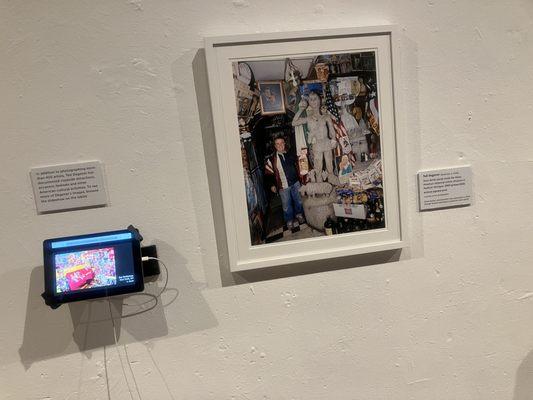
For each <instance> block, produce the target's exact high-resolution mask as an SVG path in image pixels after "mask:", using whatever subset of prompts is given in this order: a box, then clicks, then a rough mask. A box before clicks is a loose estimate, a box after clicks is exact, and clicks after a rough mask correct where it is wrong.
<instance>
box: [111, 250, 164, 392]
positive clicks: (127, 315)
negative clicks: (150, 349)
mask: <svg viewBox="0 0 533 400" xmlns="http://www.w3.org/2000/svg"><path fill="white" fill-rule="evenodd" d="M149 260H156V261H157V262H159V263H160V264H161V265H163V267H164V268H165V284H164V285H163V288H162V289H161V291H160V292H159V293H158V294H157V295H153V294H149V293H139V295H142V294H144V295H146V296H149V297H151V299H150V300H147V301H145V302H143V303H140V304H128V303H123V305H125V306H130V307H133V306H135V307H139V306H142V305H145V304H148V303H151V302H152V301H155V303H154V305H153V306H152V307H150V308H148V309H146V310H143V311H140V312H135V313H131V314H126V315H121V316H120V318H121V319H122V318H126V317H131V316H134V315H138V314H142V313H144V312H148V311H150V310H152V309H154V308H155V307H156V306H157V303H158V299H159V297H161V295H162V294H163V292H164V291H165V290H166V289H167V286H168V268H167V266H166V265H165V263H164V262H163V261H162V260H160V259H159V258H157V257H142V261H143V262H144V261H149ZM107 304H108V306H109V314H110V317H111V322H112V324H113V338H114V339H115V349H116V350H117V353H118V357H119V359H120V365H121V367H122V374H123V375H124V379H125V381H126V385H127V386H128V391H129V394H130V398H131V399H132V400H133V393H132V391H131V388H130V384H129V381H128V378H127V375H126V369H125V368H124V362H123V360H122V355H121V354H120V350H119V348H118V344H117V332H116V325H115V319H114V317H113V311H112V309H111V300H110V298H109V297H108V298H107ZM124 352H125V354H126V359H127V362H128V366H129V368H130V373H131V376H132V377H133V383H134V384H135V389H136V391H137V395H138V396H139V399H141V398H142V397H141V393H140V391H139V386H138V385H137V380H136V379H135V374H134V373H133V370H132V368H131V363H130V360H129V355H128V350H127V348H126V346H124ZM104 355H105V348H104ZM150 357H152V360H153V356H152V354H150ZM104 362H106V360H104ZM160 373H161V371H160ZM106 380H107V389H108V398H110V397H111V396H110V393H109V380H108V377H107V365H106ZM165 384H166V382H165ZM167 390H168V386H167Z"/></svg>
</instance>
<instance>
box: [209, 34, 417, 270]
mask: <svg viewBox="0 0 533 400" xmlns="http://www.w3.org/2000/svg"><path fill="white" fill-rule="evenodd" d="M397 41H398V39H397V33H396V30H395V27H394V26H390V25H386V26H374V27H361V28H347V29H331V30H309V31H300V32H277V33H270V34H251V35H239V36H223V37H208V38H206V39H205V48H206V58H207V68H208V78H209V87H210V95H211V103H212V112H213V122H214V130H215V139H216V147H217V155H218V167H219V175H220V184H221V190H222V199H223V211H224V220H225V231H226V236H227V254H228V257H229V265H230V270H231V271H243V270H249V269H256V268H264V267H269V266H279V265H289V264H292V263H301V262H307V261H312V260H321V259H328V258H333V257H345V256H351V255H356V254H363V253H371V252H377V251H386V250H393V249H400V248H402V247H405V246H406V245H407V229H406V221H407V218H406V215H405V214H406V204H405V203H406V196H405V194H403V193H404V191H405V177H404V176H403V168H404V167H403V164H404V161H403V159H402V154H403V152H401V151H400V143H401V140H400V139H401V136H400V135H399V134H398V126H399V124H398V116H397V115H395V112H396V110H397V105H398V104H399V103H398V86H397V84H396V83H395V79H397V76H398V74H399V72H398V71H399V70H398V65H397V59H398V57H397V54H396V53H397V47H398V44H397V43H398V42H397ZM367 50H371V51H375V54H376V68H377V71H378V72H377V75H378V83H379V85H378V87H379V97H380V104H379V107H380V126H381V130H382V131H383V132H385V134H383V135H382V137H381V139H380V140H381V142H380V143H381V152H382V162H383V196H384V198H385V204H386V207H385V221H386V224H385V227H384V228H382V229H375V230H365V231H360V232H353V233H345V234H342V235H333V236H320V237H312V238H306V239H301V240H293V241H286V242H280V243H268V244H261V245H252V243H251V238H250V228H249V220H248V215H247V212H246V209H247V200H246V194H245V186H244V175H243V165H242V161H241V144H240V135H239V121H238V118H236V114H237V110H236V107H237V106H236V97H235V96H236V94H235V89H234V84H233V73H232V71H233V68H234V66H233V65H232V63H234V62H237V61H246V62H249V61H254V60H255V61H257V60H278V59H284V58H285V57H300V56H302V57H304V56H312V55H316V54H333V53H354V52H359V51H367Z"/></svg>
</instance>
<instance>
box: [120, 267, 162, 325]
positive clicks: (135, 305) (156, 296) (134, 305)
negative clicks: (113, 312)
mask: <svg viewBox="0 0 533 400" xmlns="http://www.w3.org/2000/svg"><path fill="white" fill-rule="evenodd" d="M150 260H155V261H157V262H159V263H160V264H161V265H163V268H165V284H164V285H163V288H162V289H161V291H160V292H159V293H158V294H157V295H151V296H154V297H153V298H152V299H150V300H147V301H145V302H144V303H140V304H128V303H124V305H125V306H129V307H138V306H143V305H145V304H148V303H151V302H152V301H154V300H155V302H156V303H155V304H154V307H155V306H156V305H157V301H158V300H157V299H158V298H159V297H161V295H162V294H163V292H164V291H165V290H167V286H168V268H167V266H166V265H165V263H164V262H163V261H162V260H161V259H159V258H157V257H143V258H142V261H143V262H144V261H150ZM141 294H142V293H141ZM144 294H145V295H148V293H144ZM151 309H152V308H150V309H149V310H151ZM149 310H146V311H149ZM135 315H136V314H135ZM127 316H130V315H127Z"/></svg>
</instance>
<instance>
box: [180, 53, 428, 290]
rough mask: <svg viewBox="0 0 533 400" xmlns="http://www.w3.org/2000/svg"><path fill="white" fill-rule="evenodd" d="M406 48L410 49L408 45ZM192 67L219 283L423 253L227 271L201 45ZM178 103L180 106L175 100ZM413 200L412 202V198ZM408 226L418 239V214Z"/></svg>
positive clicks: (408, 251)
mask: <svg viewBox="0 0 533 400" xmlns="http://www.w3.org/2000/svg"><path fill="white" fill-rule="evenodd" d="M410 51H414V50H412V49H411V50H410ZM192 70H193V76H194V90H195V92H196V101H197V106H198V110H199V119H200V130H201V137H202V142H203V150H204V157H205V163H206V171H207V179H208V185H209V195H210V200H211V208H212V212H213V221H214V226H215V236H216V244H217V248H218V255H219V257H218V259H219V268H220V276H221V281H222V286H230V285H235V284H242V283H249V282H257V281H264V280H271V279H278V278H284V277H290V276H296V275H304V274H312V273H319V272H326V271H332V270H338V269H344V268H352V267H362V266H369V265H376V264H382V263H387V262H395V261H398V260H399V259H400V257H402V258H410V257H422V256H423V249H422V248H417V249H414V250H415V251H414V252H413V249H410V248H408V249H403V250H391V251H384V252H379V253H372V254H363V255H357V256H350V257H343V258H336V259H329V260H325V261H313V262H307V263H299V264H291V265H290V266H279V267H269V268H266V269H258V270H251V271H245V272H238V273H236V272H231V271H230V267H229V259H228V251H227V238H226V231H225V228H224V226H225V221H224V211H223V208H222V189H221V183H220V177H219V172H218V170H219V169H218V159H217V152H216V142H215V132H214V125H213V119H212V113H211V100H210V93H209V85H208V80H207V63H206V56H205V50H204V49H199V50H198V51H197V52H196V53H195V54H194V57H193V59H192ZM176 76H177V75H175V80H177V83H179V84H180V85H182V83H181V82H179V79H178V78H177V77H176ZM412 96H414V97H415V99H414V100H413V101H414V102H415V104H416V105H417V107H418V94H414V95H412ZM178 107H180V105H179V104H178ZM179 111H180V115H182V114H184V111H185V110H181V109H180V110H179ZM408 122H409V124H410V125H416V126H418V122H416V123H415V122H413V121H408ZM190 136H192V135H190ZM184 140H185V138H184ZM409 144H410V147H411V148H415V149H416V148H418V147H417V146H419V143H418V142H417V143H414V144H413V143H409ZM413 151H414V150H413ZM417 155H418V153H417ZM409 189H412V188H409ZM412 193H414V192H412ZM192 194H193V196H198V197H201V196H205V194H204V193H195V192H193V193H192ZM414 202H415V203H416V200H415V201H414ZM193 203H195V204H196V203H197V202H196V201H194V202H193ZM196 213H197V215H201V214H202V213H204V210H196ZM410 227H411V230H413V231H414V232H410V236H411V237H416V238H419V239H421V238H422V234H421V232H422V227H421V222H420V218H417V219H416V221H411V224H410ZM200 240H202V238H200ZM417 243H422V240H417ZM419 247H420V246H419Z"/></svg>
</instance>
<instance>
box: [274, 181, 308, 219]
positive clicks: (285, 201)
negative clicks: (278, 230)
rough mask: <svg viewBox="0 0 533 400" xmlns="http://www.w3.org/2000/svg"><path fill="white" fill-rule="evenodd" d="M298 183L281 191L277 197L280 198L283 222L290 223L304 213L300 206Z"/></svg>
mask: <svg viewBox="0 0 533 400" xmlns="http://www.w3.org/2000/svg"><path fill="white" fill-rule="evenodd" d="M299 189H300V182H296V183H295V184H294V185H292V186H289V187H288V188H287V189H281V190H280V191H279V195H280V196H281V205H282V207H283V219H284V220H285V222H286V223H287V222H291V221H292V220H293V219H294V217H295V216H296V215H298V214H302V215H303V212H304V209H303V206H302V198H301V197H300V192H299V191H298V190H299Z"/></svg>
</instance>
